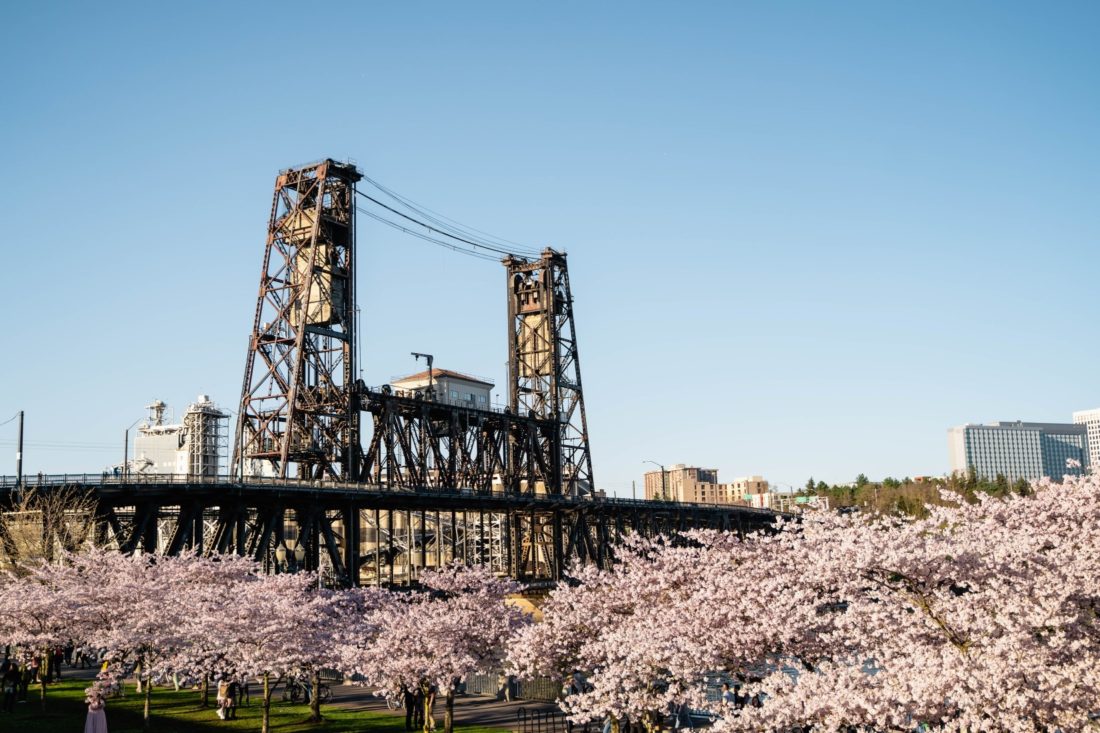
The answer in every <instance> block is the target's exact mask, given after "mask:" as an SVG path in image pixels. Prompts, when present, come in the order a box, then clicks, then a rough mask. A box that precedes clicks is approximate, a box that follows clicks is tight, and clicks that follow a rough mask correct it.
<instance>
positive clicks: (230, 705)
mask: <svg viewBox="0 0 1100 733" xmlns="http://www.w3.org/2000/svg"><path fill="white" fill-rule="evenodd" d="M240 696H241V685H240V683H239V682H237V680H233V681H232V682H230V683H229V687H227V688H226V691H225V699H226V701H227V704H226V707H225V717H226V720H236V719H237V700H238V699H239V698H240Z"/></svg>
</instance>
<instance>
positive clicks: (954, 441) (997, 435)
mask: <svg viewBox="0 0 1100 733" xmlns="http://www.w3.org/2000/svg"><path fill="white" fill-rule="evenodd" d="M948 452H949V454H950V458H951V471H952V472H953V473H967V472H969V471H970V470H973V471H974V472H975V473H976V474H977V475H978V476H980V477H983V478H987V479H994V478H996V477H997V476H998V475H1003V476H1004V477H1005V478H1007V479H1008V480H1009V481H1016V480H1017V479H1026V480H1028V481H1035V480H1037V479H1040V478H1043V477H1047V478H1051V479H1054V480H1055V481H1061V480H1062V477H1063V476H1065V475H1071V476H1080V475H1082V474H1083V473H1084V472H1085V471H1086V470H1087V467H1088V465H1089V452H1088V443H1087V434H1086V430H1085V426H1084V425H1071V424H1064V423H1034V422H995V423H991V424H989V425H961V426H959V427H956V428H951V429H950V430H949V431H948ZM1070 460H1073V461H1076V462H1077V463H1078V464H1079V465H1078V466H1075V467H1069V466H1068V463H1067V462H1068V461H1070Z"/></svg>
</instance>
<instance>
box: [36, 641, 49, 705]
mask: <svg viewBox="0 0 1100 733" xmlns="http://www.w3.org/2000/svg"><path fill="white" fill-rule="evenodd" d="M48 657H49V653H48V652H47V653H46V654H43V655H42V661H43V662H46V663H47V664H49V658H48ZM46 669H48V667H43V666H41V664H39V667H38V686H39V688H40V692H41V696H42V709H43V710H45V709H46V674H45V672H44V671H43V670H46Z"/></svg>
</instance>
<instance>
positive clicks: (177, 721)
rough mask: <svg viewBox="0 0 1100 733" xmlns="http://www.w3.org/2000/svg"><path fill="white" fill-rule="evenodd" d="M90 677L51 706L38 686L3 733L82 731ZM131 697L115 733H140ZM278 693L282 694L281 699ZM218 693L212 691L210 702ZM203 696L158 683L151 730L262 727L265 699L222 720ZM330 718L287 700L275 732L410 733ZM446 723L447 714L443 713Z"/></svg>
mask: <svg viewBox="0 0 1100 733" xmlns="http://www.w3.org/2000/svg"><path fill="white" fill-rule="evenodd" d="M88 684H89V680H72V679H70V680H64V681H62V682H59V683H56V684H52V685H50V686H49V688H48V690H47V692H46V708H45V710H43V709H42V704H41V701H40V699H39V691H38V688H37V687H32V688H31V689H30V693H29V695H28V697H27V702H24V703H16V704H15V712H14V713H0V731H4V732H5V733H6V732H7V731H12V732H13V733H14V732H16V731H18V733H70V732H71V733H79V732H80V731H82V730H83V729H84V717H85V715H87V711H88V708H87V707H86V706H85V705H84V688H86V687H87V686H88ZM126 687H127V691H126V697H125V699H119V698H114V699H112V700H110V701H109V702H108V703H107V728H108V730H109V731H110V733H140V731H141V730H142V728H141V723H142V720H141V713H142V707H143V704H144V698H143V697H142V696H140V695H136V694H134V688H133V685H129V684H128V685H127V686H126ZM277 697H278V696H276V698H277ZM213 700H214V695H213V691H211V695H210V701H211V703H213ZM200 702H201V700H200V696H199V693H198V692H195V691H193V690H181V691H180V692H175V691H173V690H171V689H167V688H163V687H158V688H155V689H154V690H153V702H152V711H151V714H150V718H151V720H150V730H151V731H153V733H189V732H191V731H193V732H194V733H206V732H207V731H210V732H212V731H215V730H218V731H258V730H260V719H261V716H262V710H261V708H260V697H259V696H258V695H255V694H254V695H253V696H252V704H251V705H250V706H247V707H240V708H238V709H237V719H236V720H225V721H223V720H219V719H218V716H217V715H216V714H215V713H214V708H213V707H209V708H202V707H200ZM321 715H323V716H324V718H325V721H324V722H323V723H319V724H313V723H310V722H308V720H307V719H308V718H309V708H308V707H307V706H305V705H294V704H291V703H288V702H282V701H281V700H277V699H273V700H272V701H271V730H272V731H277V732H278V733H299V732H304V731H310V732H311V733H345V732H347V733H364V732H366V731H370V733H404V731H405V719H404V718H403V717H398V716H396V715H387V714H386V713H375V712H367V711H363V712H351V711H348V710H341V709H339V708H335V707H331V706H326V705H322V706H321ZM438 719H439V721H440V723H442V717H441V716H438ZM455 731H456V733H457V732H458V731H461V732H462V733H501V732H500V729H497V728H475V727H467V728H459V727H457V726H456V727H455Z"/></svg>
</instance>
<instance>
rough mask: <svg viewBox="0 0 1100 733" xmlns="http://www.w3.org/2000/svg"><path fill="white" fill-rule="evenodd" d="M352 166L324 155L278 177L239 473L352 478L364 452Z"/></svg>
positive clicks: (241, 415) (247, 378)
mask: <svg viewBox="0 0 1100 733" xmlns="http://www.w3.org/2000/svg"><path fill="white" fill-rule="evenodd" d="M360 178H362V176H361V175H360V173H359V171H358V170H357V169H356V168H355V166H353V165H349V164H343V163H337V162H336V161H333V160H323V161H321V162H319V163H313V164H310V165H306V166H302V167H299V168H290V169H287V170H284V171H282V172H280V173H279V175H278V177H277V178H276V180H275V196H274V200H273V202H272V205H271V218H270V220H269V223H268V228H267V248H266V250H265V252H264V264H263V271H262V272H261V274H260V293H259V298H258V299H257V302H256V314H255V319H254V321H253V326H252V335H251V337H250V338H249V342H248V356H247V362H246V364H245V373H244V384H243V386H242V388H241V402H240V409H239V411H238V418H237V438H236V442H235V446H234V451H233V453H234V462H233V463H234V471H235V472H239V473H240V474H241V475H245V476H248V475H264V476H275V477H280V478H303V479H305V478H331V479H347V478H350V477H351V474H352V473H354V471H355V468H354V467H355V466H356V465H357V462H358V451H359V406H358V404H357V403H356V400H355V399H354V396H353V392H354V390H353V389H351V387H352V382H353V380H354V374H355V363H354V354H355V344H354V338H355V267H354V264H355V189H354V186H355V183H356V182H357V181H359V180H360Z"/></svg>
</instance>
